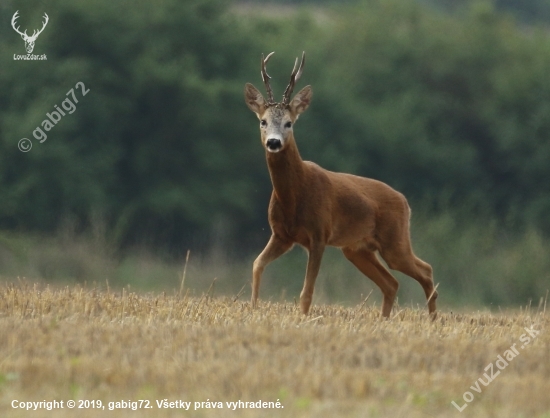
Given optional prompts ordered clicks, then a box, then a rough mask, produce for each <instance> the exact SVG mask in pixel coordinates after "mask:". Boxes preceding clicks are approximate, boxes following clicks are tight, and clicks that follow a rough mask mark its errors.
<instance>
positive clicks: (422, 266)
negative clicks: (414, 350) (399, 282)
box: [381, 246, 438, 314]
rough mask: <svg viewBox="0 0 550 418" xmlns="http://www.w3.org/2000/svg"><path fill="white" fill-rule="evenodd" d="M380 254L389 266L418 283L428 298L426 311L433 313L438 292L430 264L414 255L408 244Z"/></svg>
mask: <svg viewBox="0 0 550 418" xmlns="http://www.w3.org/2000/svg"><path fill="white" fill-rule="evenodd" d="M381 255H382V258H383V259H384V260H385V261H386V263H388V267H389V268H391V269H392V270H397V271H400V272H401V273H404V274H406V275H407V276H410V277H412V278H413V279H415V280H416V281H417V282H418V283H420V285H421V286H422V289H424V293H425V295H426V300H428V311H429V313H430V314H433V313H434V312H435V309H436V307H435V301H436V299H437V296H438V294H437V291H436V290H435V287H434V282H433V270H432V266H430V265H429V264H428V263H426V262H424V261H422V260H421V259H420V258H418V257H417V256H415V255H414V253H413V252H412V249H410V246H409V248H408V249H406V250H404V251H399V250H398V251H395V250H389V251H388V250H385V251H382V254H381Z"/></svg>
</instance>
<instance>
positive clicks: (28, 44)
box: [11, 10, 50, 54]
mask: <svg viewBox="0 0 550 418" xmlns="http://www.w3.org/2000/svg"><path fill="white" fill-rule="evenodd" d="M18 17H19V10H17V11H16V12H15V13H14V14H13V17H12V18H11V26H12V28H13V30H14V31H16V32H17V33H18V34H19V35H21V38H23V40H24V41H25V49H26V50H27V52H28V53H29V54H30V53H31V52H32V51H33V49H34V43H35V41H36V38H38V35H40V34H41V33H42V32H43V31H44V28H45V27H46V25H47V24H48V21H49V20H50V18H49V17H48V15H47V14H46V13H44V22H43V23H42V29H40V30H36V29H35V30H34V31H33V33H32V35H31V36H29V35H27V30H26V29H25V32H21V31H20V30H19V26H17V27H15V25H16V20H17V18H18Z"/></svg>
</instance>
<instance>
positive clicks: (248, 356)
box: [0, 281, 550, 418]
mask: <svg viewBox="0 0 550 418" xmlns="http://www.w3.org/2000/svg"><path fill="white" fill-rule="evenodd" d="M211 293H212V290H211ZM211 293H210V294H207V293H204V294H202V295H201V296H197V297H192V296H190V295H189V293H186V292H184V293H183V294H182V295H180V294H179V292H178V291H176V290H174V291H173V292H170V293H158V292H157V293H135V292H133V291H128V290H127V289H122V290H116V291H115V290H113V289H107V288H105V286H103V287H102V288H96V287H82V286H66V287H59V288H57V287H51V286H43V285H36V284H32V283H27V282H25V281H20V282H19V283H15V284H7V285H2V287H1V288H0V358H1V359H2V360H1V361H0V413H1V414H2V416H10V417H11V416H13V417H26V416H30V415H29V412H25V411H19V410H14V409H12V408H11V406H10V405H11V401H12V400H13V399H18V400H25V401H38V400H50V399H64V400H68V399H76V400H78V399H100V400H102V402H103V403H104V404H106V405H107V404H108V402H111V401H118V400H121V399H125V400H138V399H148V400H150V401H151V403H153V404H154V403H155V400H157V399H158V400H163V399H165V398H168V399H173V400H177V399H183V400H186V401H192V402H195V401H198V402H201V401H206V400H207V399H209V400H210V401H216V402H218V401H221V402H226V401H237V400H239V399H240V400H242V401H257V400H258V399H261V400H266V401H276V400H277V399H279V400H280V402H281V403H282V404H283V405H284V407H285V408H284V410H281V411H275V410H269V411H262V413H259V412H258V411H254V410H239V411H235V412H233V411H229V410H228V409H227V408H225V409H224V410H222V411H219V410H217V411H212V410H206V409H201V410H200V411H197V412H194V415H192V416H298V417H302V416H303V417H325V416H326V417H333V416H346V417H348V416H352V417H353V416H357V417H359V416H365V414H368V416H375V417H425V416H434V417H446V416H451V414H454V415H453V416H455V415H456V414H458V411H456V409H455V408H454V407H453V406H452V405H451V401H456V402H457V403H458V404H459V405H462V404H463V403H464V401H462V395H463V393H464V392H465V391H468V390H470V389H469V388H470V386H471V385H472V384H474V383H475V381H476V380H477V379H478V378H479V377H482V376H483V373H485V370H484V369H485V367H486V365H487V364H489V363H490V362H494V361H495V360H496V359H497V356H498V355H499V354H502V353H503V352H504V350H506V349H507V348H509V347H510V346H511V345H512V344H514V343H518V341H519V338H520V336H521V335H522V334H524V333H525V328H530V327H533V328H534V329H537V330H540V334H539V336H538V337H537V338H536V339H535V340H533V341H532V343H531V344H530V345H529V346H528V347H527V348H525V350H520V354H519V355H518V356H517V358H516V359H514V361H513V362H510V365H509V366H508V367H507V368H506V369H505V370H503V371H502V372H501V374H500V376H498V377H497V378H496V379H495V380H494V381H493V382H492V383H491V384H490V385H489V386H487V387H482V388H483V392H482V394H481V395H477V394H476V398H475V399H474V400H473V401H472V402H471V403H470V404H469V406H468V409H467V410H466V411H465V412H464V413H467V416H475V417H496V416H498V417H505V418H506V417H514V418H516V417H518V416H526V417H527V416H529V417H542V416H544V415H543V414H544V413H545V412H548V410H549V408H550V400H549V399H548V396H547V394H548V393H549V390H550V383H549V382H548V374H549V372H550V362H549V361H548V358H547V355H548V349H549V347H550V336H549V334H548V332H547V326H548V323H549V318H548V314H547V313H546V312H545V309H546V307H545V305H544V304H542V305H541V306H538V307H531V308H530V309H524V308H522V310H521V311H515V312H512V311H510V312H504V313H489V312H486V311H484V312H479V311H477V312H471V313H465V314H456V313H450V312H440V313H439V316H438V318H437V319H436V320H435V321H433V322H432V321H431V320H430V319H429V318H428V316H427V311H426V309H411V308H409V307H401V306H397V307H396V308H395V310H394V312H393V313H392V317H391V319H390V320H381V319H380V318H379V309H378V306H377V305H376V306H373V305H372V304H371V303H370V301H368V302H367V303H366V304H358V305H356V306H353V307H343V306H340V305H322V304H317V305H314V306H313V308H312V311H311V313H310V315H308V316H303V315H301V314H300V313H299V309H298V307H297V306H295V304H294V303H281V302H266V301H264V302H262V303H261V304H260V307H259V308H258V309H256V310H252V309H251V308H250V306H249V303H248V302H247V301H242V300H241V299H240V298H238V297H237V295H234V296H232V297H213V298H212V297H211ZM470 391H471V390H470ZM224 405H225V403H224ZM43 412H44V411H42V413H43ZM78 412H79V416H107V414H108V416H136V417H142V416H143V417H144V416H180V414H181V413H182V411H181V410H180V411H174V410H172V411H170V410H158V409H156V407H155V409H152V410H148V411H131V412H130V411H128V410H119V411H113V412H109V413H107V412H105V413H98V411H93V410H89V411H85V410H81V411H78ZM81 413H82V414H81ZM37 414H38V415H36V416H45V415H43V414H42V415H40V412H38V413H37ZM48 416H55V417H70V416H74V411H69V410H66V409H65V410H58V411H53V412H48Z"/></svg>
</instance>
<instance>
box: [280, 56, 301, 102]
mask: <svg viewBox="0 0 550 418" xmlns="http://www.w3.org/2000/svg"><path fill="white" fill-rule="evenodd" d="M305 62H306V52H305V51H303V52H302V62H301V63H300V67H299V68H298V69H296V66H297V65H298V58H296V61H294V68H293V69H292V74H290V83H288V86H287V87H286V90H285V92H284V94H283V102H282V104H283V105H284V106H288V103H289V102H290V95H291V94H292V91H293V90H294V86H295V84H296V82H297V81H298V80H299V79H300V77H301V76H302V72H303V71H304V64H305Z"/></svg>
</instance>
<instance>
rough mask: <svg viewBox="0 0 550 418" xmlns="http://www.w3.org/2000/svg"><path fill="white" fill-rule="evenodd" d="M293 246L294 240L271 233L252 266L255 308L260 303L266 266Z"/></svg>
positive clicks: (253, 303) (253, 304)
mask: <svg viewBox="0 0 550 418" xmlns="http://www.w3.org/2000/svg"><path fill="white" fill-rule="evenodd" d="M291 247H292V242H288V241H285V240H283V239H281V238H280V237H278V236H276V235H275V234H273V235H271V238H270V239H269V242H268V243H267V245H266V246H265V248H264V250H263V251H262V252H261V253H260V255H259V256H258V257H257V258H256V260H254V264H253V266H252V300H251V303H252V307H253V308H255V307H256V305H257V303H258V293H259V291H260V281H261V280H262V273H263V272H264V269H265V267H266V266H267V265H268V264H269V263H271V262H272V261H273V260H275V259H277V258H279V257H280V256H282V255H283V254H284V253H286V252H287V251H288V250H289V249H290V248H291Z"/></svg>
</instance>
